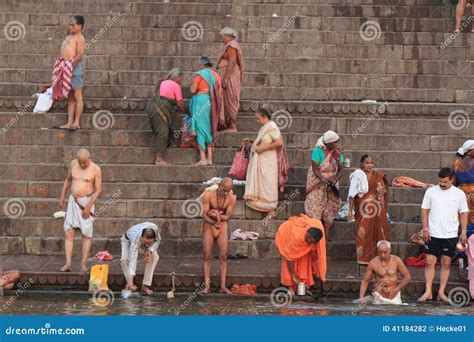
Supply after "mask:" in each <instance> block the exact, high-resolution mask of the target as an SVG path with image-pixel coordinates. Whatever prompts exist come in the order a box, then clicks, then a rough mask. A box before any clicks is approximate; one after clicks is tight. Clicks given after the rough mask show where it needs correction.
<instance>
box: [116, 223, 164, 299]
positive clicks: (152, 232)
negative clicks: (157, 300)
mask: <svg viewBox="0 0 474 342" xmlns="http://www.w3.org/2000/svg"><path fill="white" fill-rule="evenodd" d="M120 241H121V242H122V257H121V258H120V261H121V265H122V271H123V274H124V275H125V279H126V281H127V285H126V286H125V289H126V290H130V291H133V292H135V291H137V287H136V286H135V285H134V284H133V278H134V277H135V275H136V270H137V259H138V248H140V247H145V248H146V251H145V256H144V257H143V260H144V261H145V274H144V275H143V282H142V286H141V290H142V291H143V292H145V293H146V294H147V295H151V294H153V291H152V290H151V289H150V286H151V283H152V281H153V273H154V271H155V267H156V264H157V263H158V259H159V258H160V257H159V255H158V253H157V249H158V246H159V245H160V242H161V236H160V233H159V231H158V226H157V225H156V224H154V223H152V222H143V223H139V224H136V225H134V226H132V227H130V228H129V229H128V230H127V232H126V233H125V234H123V235H122V238H121V239H120Z"/></svg>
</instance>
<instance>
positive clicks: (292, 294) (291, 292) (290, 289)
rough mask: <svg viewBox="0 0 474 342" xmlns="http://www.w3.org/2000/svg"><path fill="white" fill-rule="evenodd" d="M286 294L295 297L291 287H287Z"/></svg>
mask: <svg viewBox="0 0 474 342" xmlns="http://www.w3.org/2000/svg"><path fill="white" fill-rule="evenodd" d="M288 294H289V295H290V296H294V295H295V289H294V288H293V286H289V287H288Z"/></svg>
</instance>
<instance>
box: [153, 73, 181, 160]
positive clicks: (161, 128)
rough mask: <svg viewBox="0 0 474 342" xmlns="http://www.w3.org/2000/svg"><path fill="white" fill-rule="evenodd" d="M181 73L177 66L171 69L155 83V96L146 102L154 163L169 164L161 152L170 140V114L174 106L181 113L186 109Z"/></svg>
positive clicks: (171, 118) (171, 120)
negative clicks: (154, 148)
mask: <svg viewBox="0 0 474 342" xmlns="http://www.w3.org/2000/svg"><path fill="white" fill-rule="evenodd" d="M182 74H183V73H182V71H181V70H180V69H178V68H173V69H171V70H170V72H169V73H168V76H167V77H166V80H163V81H160V82H159V83H158V84H157V86H156V90H155V97H154V98H153V99H152V100H150V101H149V102H148V104H147V108H146V112H147V114H148V118H149V120H150V125H151V129H152V131H153V133H155V135H156V148H157V152H156V159H155V164H156V165H169V163H167V162H166V161H165V160H164V159H163V152H164V150H165V149H166V148H167V147H168V143H169V141H170V134H171V132H172V123H173V117H172V115H171V114H172V113H174V108H175V107H176V106H177V107H178V108H179V109H180V110H181V111H182V112H183V113H187V111H188V110H187V108H186V105H185V104H184V101H183V95H182V92H181V76H182Z"/></svg>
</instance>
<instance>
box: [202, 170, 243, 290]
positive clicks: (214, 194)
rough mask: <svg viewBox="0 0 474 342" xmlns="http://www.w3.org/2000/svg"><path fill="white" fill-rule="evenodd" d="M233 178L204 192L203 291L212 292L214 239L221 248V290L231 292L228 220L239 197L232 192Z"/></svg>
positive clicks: (225, 179)
mask: <svg viewBox="0 0 474 342" xmlns="http://www.w3.org/2000/svg"><path fill="white" fill-rule="evenodd" d="M232 187H233V183H232V179H230V178H228V177H226V178H224V179H222V181H221V182H220V183H219V187H218V188H217V189H216V190H212V191H206V192H205V194H204V199H203V202H204V209H203V219H204V221H203V223H202V225H201V233H202V234H203V252H204V267H203V268H204V284H205V285H204V290H203V291H202V292H203V293H210V292H211V258H212V246H213V244H214V241H215V242H216V243H217V248H218V249H219V260H220V271H221V287H220V290H219V292H221V293H227V294H230V293H231V292H230V290H229V289H228V288H227V287H226V278H227V252H228V250H229V234H228V227H227V222H228V221H229V219H230V216H231V215H232V211H233V210H234V206H235V202H236V201H237V197H236V196H235V195H234V194H233V193H232Z"/></svg>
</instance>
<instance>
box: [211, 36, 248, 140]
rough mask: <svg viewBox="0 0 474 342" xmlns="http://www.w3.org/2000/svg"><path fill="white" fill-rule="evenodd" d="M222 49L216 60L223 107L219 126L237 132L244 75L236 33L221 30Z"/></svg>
mask: <svg viewBox="0 0 474 342" xmlns="http://www.w3.org/2000/svg"><path fill="white" fill-rule="evenodd" d="M221 35H222V37H223V38H224V44H225V45H224V47H223V48H222V50H221V52H220V54H219V58H218V59H217V72H218V73H219V75H220V77H221V79H222V90H223V106H222V109H221V116H220V124H221V127H222V128H224V129H225V130H226V131H231V132H235V131H237V112H238V111H239V104H240V88H241V87H242V82H243V75H244V60H243V57H242V49H241V48H240V45H239V43H238V42H237V40H236V38H237V32H236V31H235V30H234V29H232V28H230V27H224V28H223V29H222V30H221Z"/></svg>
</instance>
